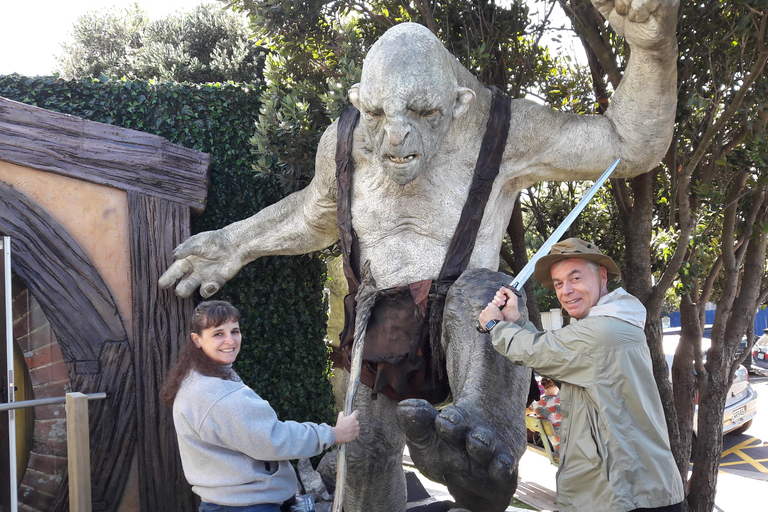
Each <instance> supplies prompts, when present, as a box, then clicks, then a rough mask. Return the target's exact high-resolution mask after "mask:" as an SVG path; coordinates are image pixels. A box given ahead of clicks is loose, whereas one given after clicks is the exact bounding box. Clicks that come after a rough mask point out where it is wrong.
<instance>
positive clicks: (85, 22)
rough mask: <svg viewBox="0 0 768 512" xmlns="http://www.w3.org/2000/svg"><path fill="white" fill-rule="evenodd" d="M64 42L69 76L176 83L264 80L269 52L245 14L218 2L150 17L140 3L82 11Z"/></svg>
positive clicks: (62, 65) (62, 63) (63, 69)
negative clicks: (252, 32) (253, 37)
mask: <svg viewBox="0 0 768 512" xmlns="http://www.w3.org/2000/svg"><path fill="white" fill-rule="evenodd" d="M72 35H73V39H74V40H73V41H72V42H71V43H69V44H64V45H62V49H63V55H62V56H61V57H59V59H58V60H59V65H60V68H59V72H60V74H61V75H62V76H63V77H65V78H81V77H91V78H100V77H106V78H115V79H119V78H123V77H126V78H129V79H133V80H136V79H141V80H151V79H156V80H162V81H173V82H195V83H206V82H226V81H230V80H231V81H235V82H251V83H257V82H260V81H261V80H262V72H263V70H262V68H263V66H264V52H263V49H262V48H260V47H259V46H258V45H257V44H256V43H255V42H254V41H253V40H251V39H250V38H249V35H250V32H249V29H248V23H247V21H246V20H245V18H244V17H243V16H240V15H237V14H235V13H233V12H232V11H228V10H223V9H222V8H221V6H217V5H215V4H204V5H199V6H197V7H195V8H194V10H192V11H190V12H184V13H176V14H171V15H169V16H167V17H165V18H162V19H160V20H156V21H150V20H149V19H148V18H147V16H146V14H144V12H142V11H141V10H140V9H139V7H138V6H136V5H134V6H132V7H130V8H127V9H124V10H118V9H116V8H111V9H107V10H102V11H95V12H90V13H87V14H85V15H83V16H80V17H79V18H78V19H77V21H76V22H75V24H74V27H73V34H72Z"/></svg>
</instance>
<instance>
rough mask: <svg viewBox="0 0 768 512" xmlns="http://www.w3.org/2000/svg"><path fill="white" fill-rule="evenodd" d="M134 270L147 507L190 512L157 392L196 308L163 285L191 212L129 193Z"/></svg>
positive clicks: (192, 503)
mask: <svg viewBox="0 0 768 512" xmlns="http://www.w3.org/2000/svg"><path fill="white" fill-rule="evenodd" d="M128 208H129V211H130V218H131V224H130V226H131V229H130V235H131V261H132V265H131V266H132V268H133V272H132V273H131V275H132V289H133V312H134V317H133V336H132V339H133V342H132V344H133V358H134V362H133V366H134V368H135V369H136V372H135V378H136V397H137V406H136V420H137V421H136V429H137V432H136V434H137V441H138V442H137V447H136V448H137V452H138V461H139V499H140V500H141V501H140V507H141V508H140V510H142V511H146V512H151V511H154V510H163V511H166V512H183V511H187V510H197V508H198V506H199V504H198V503H197V498H196V496H195V495H194V494H193V493H192V489H191V487H190V486H189V484H188V483H187V481H186V479H185V478H184V472H183V470H182V467H181V458H180V456H179V450H178V443H177V441H176V431H175V429H174V426H173V416H172V411H171V408H170V407H168V406H167V405H165V404H164V403H162V402H161V401H160V399H159V396H158V393H159V391H160V388H161V387H162V385H163V382H164V381H165V377H166V375H167V374H168V372H169V370H170V369H171V367H172V366H173V365H174V364H175V363H176V361H177V360H178V355H179V350H180V348H181V345H182V343H183V341H184V337H185V336H186V329H187V320H188V319H189V318H190V317H191V315H192V312H193V310H194V303H193V300H192V299H191V298H189V299H180V298H179V297H177V296H176V294H174V293H173V290H161V289H160V288H159V287H158V286H157V280H158V279H159V277H160V275H161V274H162V273H163V272H164V271H165V269H167V268H168V267H169V266H170V265H171V263H173V248H174V247H176V245H178V244H179V243H181V242H182V241H183V240H185V239H186V238H187V237H188V236H189V226H190V215H189V208H185V207H183V206H181V205H178V204H175V203H171V202H168V201H163V200H161V199H157V198H153V197H147V196H142V195H139V194H135V193H129V194H128Z"/></svg>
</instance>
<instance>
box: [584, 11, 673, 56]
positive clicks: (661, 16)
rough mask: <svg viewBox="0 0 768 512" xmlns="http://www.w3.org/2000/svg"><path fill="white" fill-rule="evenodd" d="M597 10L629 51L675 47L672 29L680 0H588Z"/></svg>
mask: <svg viewBox="0 0 768 512" xmlns="http://www.w3.org/2000/svg"><path fill="white" fill-rule="evenodd" d="M592 5H594V6H595V7H596V8H597V10H598V11H600V13H601V14H602V15H603V17H604V18H605V19H607V20H608V22H609V23H610V24H611V26H612V27H613V29H614V30H615V31H616V33H617V34H619V35H620V36H624V37H625V38H626V40H627V42H628V43H629V44H630V46H631V47H633V48H642V49H646V50H663V49H665V47H667V46H668V45H669V44H671V45H672V47H674V48H677V46H676V44H677V43H676V41H677V40H676V38H675V29H676V27H677V8H678V7H679V5H680V0H592Z"/></svg>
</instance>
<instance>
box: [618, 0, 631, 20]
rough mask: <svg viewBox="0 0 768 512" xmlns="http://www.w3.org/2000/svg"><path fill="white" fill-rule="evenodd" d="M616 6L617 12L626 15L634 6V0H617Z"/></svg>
mask: <svg viewBox="0 0 768 512" xmlns="http://www.w3.org/2000/svg"><path fill="white" fill-rule="evenodd" d="M614 8H615V9H616V14H618V15H620V16H626V15H627V14H629V10H630V9H631V8H632V0H616V1H615V2H614Z"/></svg>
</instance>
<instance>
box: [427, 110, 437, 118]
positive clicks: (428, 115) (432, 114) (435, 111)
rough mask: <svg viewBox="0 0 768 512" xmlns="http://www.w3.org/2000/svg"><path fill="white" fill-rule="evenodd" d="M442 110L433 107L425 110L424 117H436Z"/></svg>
mask: <svg viewBox="0 0 768 512" xmlns="http://www.w3.org/2000/svg"><path fill="white" fill-rule="evenodd" d="M439 112H440V111H439V110H437V109H432V110H428V111H426V112H424V117H434V116H436V115H437V114H438V113H439Z"/></svg>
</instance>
